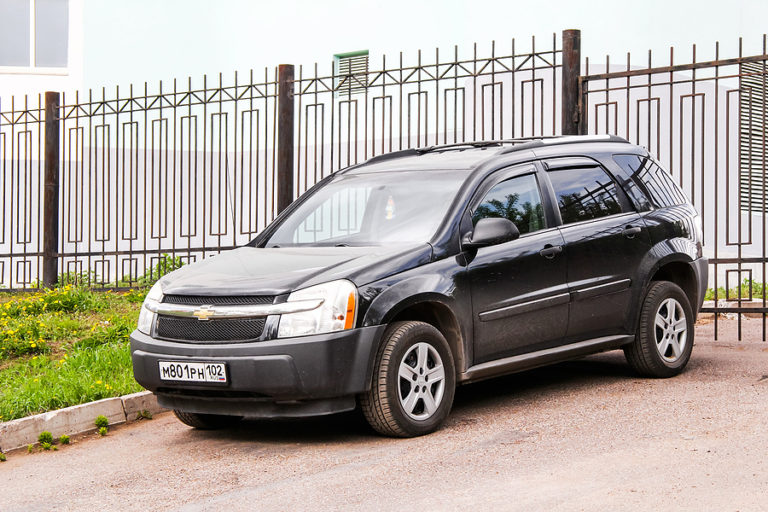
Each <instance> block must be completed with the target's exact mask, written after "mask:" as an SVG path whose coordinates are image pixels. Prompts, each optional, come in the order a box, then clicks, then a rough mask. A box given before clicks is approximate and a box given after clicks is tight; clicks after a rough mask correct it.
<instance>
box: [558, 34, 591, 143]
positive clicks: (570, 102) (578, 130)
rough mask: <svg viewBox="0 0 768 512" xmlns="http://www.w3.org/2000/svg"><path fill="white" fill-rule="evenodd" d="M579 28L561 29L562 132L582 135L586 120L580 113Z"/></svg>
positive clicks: (584, 131)
mask: <svg viewBox="0 0 768 512" xmlns="http://www.w3.org/2000/svg"><path fill="white" fill-rule="evenodd" d="M579 76H581V30H564V31H563V88H562V109H563V119H562V133H563V135H583V134H585V133H586V130H585V128H586V126H585V124H586V120H585V119H582V115H581V91H580V90H579Z"/></svg>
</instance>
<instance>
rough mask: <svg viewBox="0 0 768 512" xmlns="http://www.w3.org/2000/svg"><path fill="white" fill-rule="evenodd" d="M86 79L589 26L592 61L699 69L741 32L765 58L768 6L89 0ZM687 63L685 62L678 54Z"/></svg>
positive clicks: (521, 37)
mask: <svg viewBox="0 0 768 512" xmlns="http://www.w3.org/2000/svg"><path fill="white" fill-rule="evenodd" d="M84 16H85V32H86V33H85V48H86V50H85V52H86V55H85V62H86V66H87V67H86V69H85V78H86V83H88V84H91V85H96V84H98V85H102V84H103V85H109V84H111V83H116V82H119V83H127V82H128V81H134V82H139V81H142V80H145V79H146V80H156V79H160V78H164V79H167V78H172V77H185V76H187V75H189V74H192V75H193V76H197V75H199V74H202V73H203V72H218V71H224V72H230V71H232V70H235V69H240V70H245V69H249V68H251V67H253V68H256V69H263V67H264V66H274V65H276V64H279V63H283V62H285V63H293V64H311V63H313V62H316V61H318V62H320V63H321V64H322V65H324V66H328V63H329V62H330V60H331V58H332V56H333V54H334V53H340V52H345V51H352V50H358V49H368V50H370V51H371V56H372V58H373V64H372V65H373V66H374V67H377V66H376V63H377V62H380V60H378V56H380V55H381V54H388V55H390V56H397V54H398V52H399V51H401V50H402V51H404V52H405V54H406V58H409V57H410V56H411V55H413V54H414V53H415V52H414V50H415V49H418V48H421V49H422V50H424V51H426V52H428V53H429V54H430V55H434V49H435V47H440V48H441V49H443V50H445V51H448V50H450V51H452V47H453V45H454V44H458V45H459V46H460V47H462V48H466V49H467V50H469V48H470V45H471V44H472V43H473V42H477V43H478V45H479V48H480V49H481V51H482V52H483V53H486V54H487V53H488V48H489V47H490V42H491V40H493V39H495V40H496V41H497V45H499V46H500V47H501V48H503V49H506V51H509V48H510V45H511V38H512V37H516V38H517V39H518V46H519V47H520V45H523V46H522V47H527V45H528V44H529V42H530V37H531V36H532V35H536V36H537V44H542V45H544V44H551V40H552V34H553V33H557V34H558V35H557V37H558V38H559V37H560V35H559V34H560V31H561V30H563V29H566V28H579V29H581V30H582V49H583V54H584V55H585V56H589V57H590V58H591V59H592V60H593V61H594V60H602V59H603V58H604V56H605V54H606V53H610V54H612V61H615V62H622V63H623V62H625V60H626V52H627V51H631V52H632V54H633V60H635V61H637V62H638V63H644V62H646V61H647V51H648V49H653V50H654V52H658V57H659V60H656V59H654V60H655V63H658V64H661V65H663V64H668V60H669V46H670V45H674V46H676V47H677V49H676V55H677V56H679V59H680V60H679V61H678V62H688V61H689V59H690V55H691V44H692V43H698V45H699V47H698V56H699V60H707V59H711V58H713V57H714V43H715V41H717V40H719V41H720V42H721V56H723V57H732V56H735V52H736V51H737V49H738V37H739V36H743V37H744V44H745V54H754V53H761V52H762V34H763V33H765V32H768V1H766V0H730V1H727V2H723V1H712V0H706V1H693V0H682V1H680V0H646V1H644V2H637V1H635V2H621V1H617V0H613V1H606V0H592V1H583V2H576V1H573V0H553V1H543V2H538V3H536V2H530V1H526V2H521V1H515V0H503V1H502V0H476V1H464V0H442V1H437V0H387V1H370V0H314V1H313V0H274V1H261V0H258V1H247V0H217V1H213V0H86V2H85V14H84ZM676 60H677V59H676Z"/></svg>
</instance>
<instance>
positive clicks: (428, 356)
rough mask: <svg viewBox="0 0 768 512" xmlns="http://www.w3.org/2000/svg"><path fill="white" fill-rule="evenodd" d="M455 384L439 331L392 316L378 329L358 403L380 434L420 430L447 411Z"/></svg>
mask: <svg viewBox="0 0 768 512" xmlns="http://www.w3.org/2000/svg"><path fill="white" fill-rule="evenodd" d="M455 388H456V375H455V372H454V364H453V356H452V354H451V350H450V348H449V347H448V342H447V341H445V337H443V335H442V334H441V333H440V331H438V330H437V329H435V328H434V327H433V326H431V325H429V324H427V323H424V322H397V323H394V324H392V325H391V326H390V328H389V329H388V330H387V332H386V333H385V335H384V340H383V342H382V345H381V347H380V349H379V352H378V354H377V356H376V364H375V367H374V375H373V384H372V386H371V390H370V391H369V392H367V393H365V394H364V395H362V396H361V398H360V405H361V407H362V410H363V414H365V419H366V420H368V423H369V424H370V425H371V426H372V427H373V428H374V429H375V430H376V431H377V432H379V433H380V434H384V435H387V436H394V437H414V436H420V435H424V434H428V433H430V432H433V431H435V430H437V429H438V428H439V427H440V425H442V423H443V421H445V418H447V417H448V413H449V412H450V410H451V405H452V404H453V395H454V392H455Z"/></svg>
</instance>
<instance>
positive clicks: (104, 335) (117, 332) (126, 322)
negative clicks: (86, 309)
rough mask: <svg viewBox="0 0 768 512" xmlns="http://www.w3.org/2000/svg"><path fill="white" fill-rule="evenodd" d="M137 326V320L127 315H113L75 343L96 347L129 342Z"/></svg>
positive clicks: (76, 344) (80, 345)
mask: <svg viewBox="0 0 768 512" xmlns="http://www.w3.org/2000/svg"><path fill="white" fill-rule="evenodd" d="M135 327H136V321H135V320H134V319H131V318H126V317H112V318H111V319H109V320H104V321H102V322H100V323H98V324H96V325H94V326H93V327H92V328H91V333H90V334H89V335H88V336H87V337H85V338H83V339H82V340H80V341H78V342H77V343H75V347H88V348H94V347H97V346H99V345H104V344H106V343H113V342H118V343H120V342H127V341H128V340H129V337H130V334H131V331H133V329H134V328H135Z"/></svg>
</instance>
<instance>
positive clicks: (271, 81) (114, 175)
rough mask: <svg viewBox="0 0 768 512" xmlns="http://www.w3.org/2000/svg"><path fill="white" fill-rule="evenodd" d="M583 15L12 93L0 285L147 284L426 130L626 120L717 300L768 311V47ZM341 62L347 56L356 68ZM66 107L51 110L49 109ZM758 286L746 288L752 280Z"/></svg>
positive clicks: (621, 129)
mask: <svg viewBox="0 0 768 512" xmlns="http://www.w3.org/2000/svg"><path fill="white" fill-rule="evenodd" d="M579 38H580V36H579V33H578V31H566V32H564V33H563V37H562V40H561V39H560V38H559V37H558V36H557V35H553V37H552V39H551V40H547V41H545V42H544V44H542V43H541V41H540V40H539V41H537V40H536V39H533V38H532V39H531V40H529V41H524V42H523V43H520V42H519V41H516V40H511V41H510V42H508V43H504V44H497V43H492V44H491V45H490V46H489V47H485V48H481V47H478V46H477V45H475V46H473V47H471V48H468V49H460V48H458V47H456V48H454V49H453V51H450V52H440V51H439V50H435V51H434V52H421V51H418V52H416V53H415V54H412V55H406V54H400V55H398V56H396V57H395V58H394V59H393V58H391V57H386V56H385V57H381V60H380V62H379V63H375V64H374V63H369V62H367V61H366V63H365V66H364V67H361V66H360V65H359V62H358V63H357V64H356V65H355V66H351V65H350V66H347V67H346V68H337V67H334V66H329V67H328V68H325V69H323V68H321V67H319V66H318V65H315V66H314V67H304V66H301V67H298V68H296V69H294V67H293V66H287V65H282V66H280V67H279V68H274V69H273V68H268V69H265V70H264V71H263V73H258V74H256V73H254V72H251V73H250V74H249V75H247V76H243V75H238V74H234V75H232V76H229V77H224V76H223V75H218V77H215V78H213V79H212V78H210V77H203V79H202V80H201V81H193V80H192V79H188V80H186V81H183V82H178V81H174V82H173V83H172V84H169V83H163V82H159V83H157V84H156V85H152V86H150V85H148V84H144V85H143V86H142V87H139V88H137V87H131V88H128V89H127V90H126V89H119V88H116V89H115V90H113V91H107V90H105V89H102V90H100V91H88V92H86V93H77V94H75V95H73V96H69V95H66V96H65V95H58V94H52V93H48V94H46V99H45V101H44V99H43V97H42V96H37V97H25V98H23V99H19V98H10V99H6V100H5V101H3V102H2V103H0V191H2V195H1V196H0V219H1V220H0V286H3V287H5V288H8V289H30V288H36V287H38V286H41V285H42V284H50V283H52V282H53V281H55V280H56V277H57V275H60V274H67V273H68V274H71V275H80V274H83V273H85V274H87V275H86V276H85V277H87V278H88V279H90V280H91V284H93V285H95V286H99V287H116V286H132V285H134V284H135V283H137V280H139V279H140V278H141V276H142V275H143V274H145V273H146V272H147V271H150V272H152V269H153V268H154V267H156V266H157V265H162V264H164V263H165V262H166V260H165V256H164V255H169V256H170V257H172V258H179V259H180V260H181V261H182V262H191V261H195V260H196V259H199V258H204V257H207V256H210V255H212V254H216V253H218V252H220V251H221V250H224V249H227V248H231V247H234V246H237V245H241V244H243V243H245V242H247V241H248V240H250V239H251V238H252V237H253V236H254V235H255V233H257V232H258V231H259V230H261V229H262V228H263V227H264V226H266V225H267V224H268V223H269V222H270V221H271V220H272V219H273V218H274V216H275V215H276V213H277V211H278V210H280V209H281V208H282V207H284V206H285V205H286V204H287V203H288V202H290V200H291V199H292V198H295V197H297V196H298V195H299V194H301V193H302V192H304V191H305V190H306V189H308V188H309V187H311V186H312V185H313V184H314V183H316V182H317V181H319V180H320V179H322V178H323V177H325V176H327V175H328V174H330V173H331V172H333V171H335V170H338V169H340V168H343V167H346V166H348V165H352V164H355V163H358V162H361V161H364V160H365V159H367V158H370V157H372V156H375V155H377V154H381V153H385V152H388V151H394V150H399V149H403V148H409V147H419V146H428V145H433V144H443V143H453V142H462V141H467V140H480V139H506V138H514V137H531V136H543V135H557V134H560V133H614V134H618V135H621V136H624V137H626V138H627V139H629V140H630V141H632V142H634V143H637V144H641V145H644V146H646V147H647V148H648V149H649V150H650V151H651V152H652V153H654V154H655V155H656V156H657V157H658V158H659V159H660V161H661V162H662V163H663V164H665V166H666V167H667V168H668V170H669V171H670V172H671V173H672V175H673V177H674V178H675V179H676V181H677V182H678V183H679V184H680V185H681V187H682V188H683V190H684V191H685V192H686V194H687V195H688V196H689V197H690V198H691V200H692V201H693V203H694V205H695V206H696V207H697V208H698V209H699V211H700V213H701V215H702V218H703V221H704V237H705V245H706V248H707V251H708V252H709V255H710V256H713V257H712V259H711V272H710V273H711V281H712V282H711V286H713V288H714V290H715V295H714V296H713V297H712V299H713V300H712V302H709V303H707V304H706V309H705V310H706V311H710V312H718V313H736V314H738V315H739V320H740V321H741V314H742V313H745V312H750V313H756V314H760V315H761V316H762V318H763V338H765V334H766V319H765V315H764V314H763V313H766V312H767V311H768V310H767V309H766V296H765V295H766V292H765V290H764V288H763V287H762V286H757V285H756V283H763V282H764V281H765V270H766V262H767V261H768V260H767V259H766V235H767V233H766V216H765V211H766V204H767V202H768V195H767V194H766V189H767V188H768V184H767V183H766V180H767V179H768V178H766V168H765V166H766V158H765V146H766V139H767V138H768V137H767V136H766V133H765V132H766V123H765V119H766V108H768V107H767V105H768V86H767V82H768V72H767V71H768V55H767V54H766V40H765V38H764V39H763V48H762V53H761V54H759V55H751V56H744V55H742V51H741V50H739V52H738V55H737V56H735V57H731V58H722V57H721V55H720V50H719V45H716V47H715V58H714V60H708V61H700V60H697V56H696V47H695V46H694V48H693V52H692V56H691V58H690V59H686V61H685V62H683V63H681V62H679V57H678V58H677V60H676V58H675V53H674V50H671V51H670V55H669V59H668V61H666V62H663V63H661V64H656V63H654V60H653V59H654V56H653V55H652V54H650V53H649V54H648V56H647V60H646V59H644V62H643V63H642V64H637V63H635V62H634V61H633V59H632V58H631V56H629V55H628V56H627V59H626V62H623V63H622V64H620V65H616V64H613V63H611V62H610V60H608V59H607V58H606V60H605V62H604V64H602V63H601V64H600V65H595V64H594V62H590V60H589V59H586V60H585V67H584V73H583V75H582V73H581V71H582V69H581V60H582V59H581V55H580V43H579ZM339 69H342V71H341V72H340V71H339ZM46 113H47V114H46ZM745 280H746V282H747V286H746V287H745V286H742V285H743V284H744V282H745Z"/></svg>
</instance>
